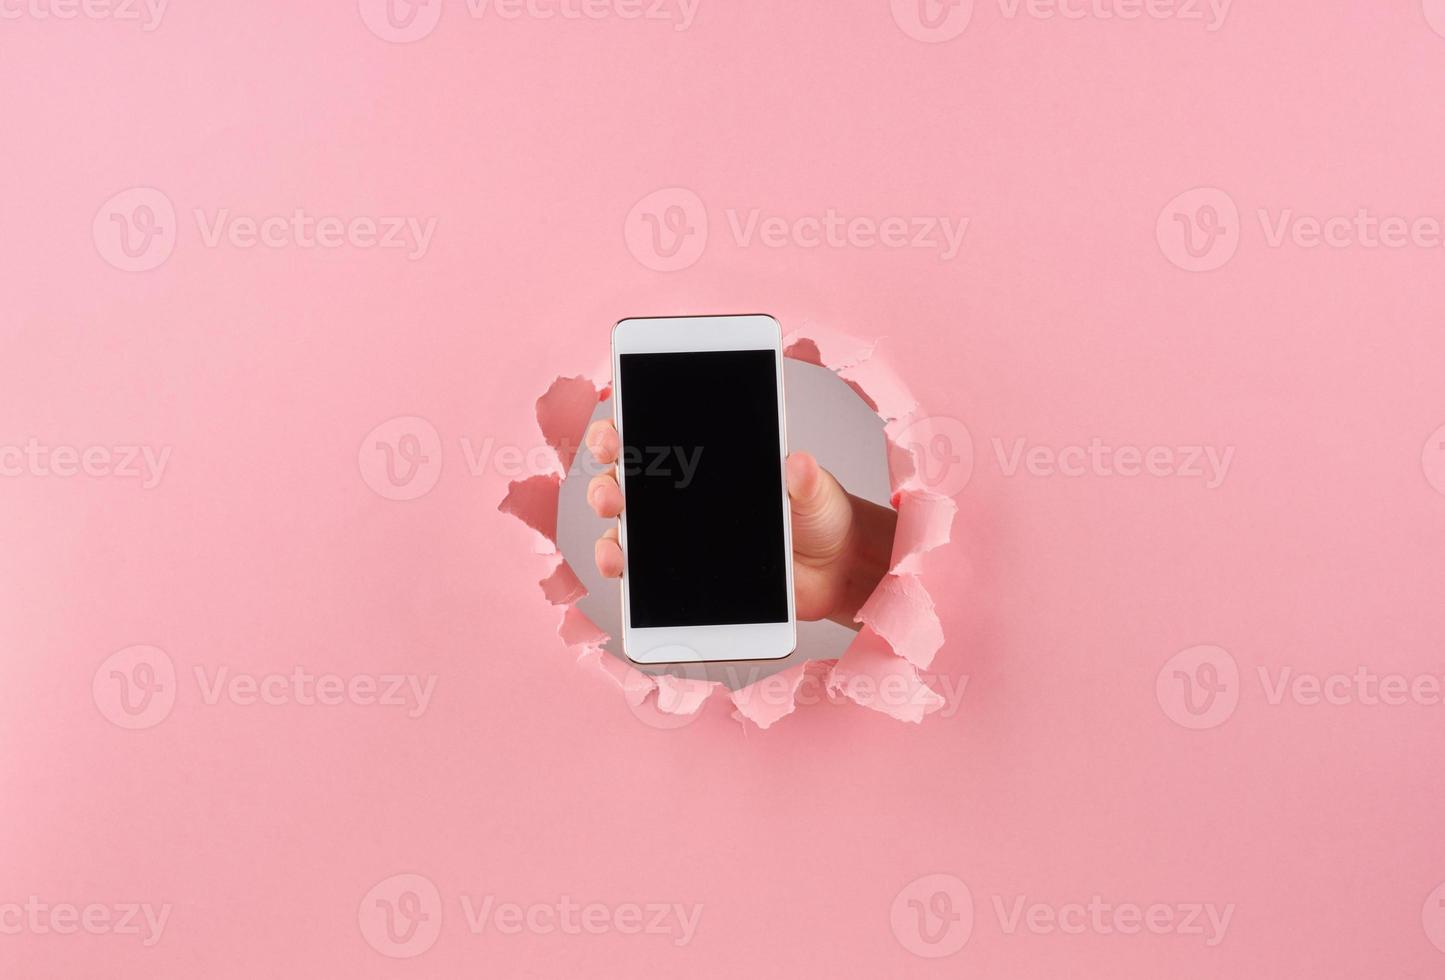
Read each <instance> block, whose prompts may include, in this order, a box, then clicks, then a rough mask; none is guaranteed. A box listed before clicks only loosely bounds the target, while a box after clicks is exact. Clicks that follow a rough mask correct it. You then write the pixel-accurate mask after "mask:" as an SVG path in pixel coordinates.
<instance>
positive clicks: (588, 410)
mask: <svg viewBox="0 0 1445 980" xmlns="http://www.w3.org/2000/svg"><path fill="white" fill-rule="evenodd" d="M783 346H784V354H785V355H786V357H785V360H784V383H785V388H786V394H787V416H788V418H787V423H788V443H789V445H790V446H791V447H796V448H805V449H807V450H808V451H809V452H811V453H812V454H813V455H814V456H815V457H817V459H818V461H819V463H821V464H822V465H823V466H824V467H826V468H827V469H828V470H829V471H831V472H832V473H833V475H834V476H836V477H837V478H838V480H839V481H840V482H841V483H842V484H843V486H844V487H846V488H847V489H848V491H849V492H850V493H852V494H854V495H855V496H858V497H862V498H865V499H867V500H871V501H873V502H874V503H878V504H881V505H884V506H891V507H893V508H895V509H896V510H897V511H898V527H897V531H896V532H895V535H894V541H893V555H892V567H891V569H890V570H889V573H888V574H887V575H886V576H884V578H883V581H882V582H880V583H879V586H878V588H877V590H876V591H875V592H874V593H873V595H872V596H871V597H870V598H869V599H868V601H867V602H866V603H865V604H864V606H863V608H862V609H861V610H860V611H859V613H858V622H859V623H860V624H861V627H860V629H859V631H858V632H854V631H853V630H850V629H847V628H846V627H843V626H839V625H838V624H836V623H830V622H813V623H808V622H799V623H798V649H797V650H796V651H794V652H793V653H792V654H791V655H790V656H788V657H787V658H786V659H783V660H777V661H768V662H737V663H714V664H689V665H676V666H647V667H639V666H637V665H634V664H633V663H631V662H630V661H629V660H627V659H626V657H625V656H623V654H622V651H621V649H620V641H619V640H618V639H616V638H618V637H620V636H621V631H622V623H621V598H620V591H619V585H618V583H617V582H616V581H615V580H610V579H604V578H603V577H602V576H601V575H600V574H599V573H598V572H597V569H596V566H595V565H594V564H593V560H592V554H593V543H594V542H595V541H596V539H597V537H598V536H599V535H600V534H601V533H602V532H603V531H604V530H606V528H607V527H608V526H610V525H611V524H612V523H613V522H611V521H606V520H603V519H602V518H599V517H597V516H596V515H595V514H593V513H592V510H591V509H590V508H589V507H588V506H587V502H586V499H585V494H586V488H587V483H588V481H589V480H590V479H591V478H592V476H593V475H595V474H596V473H598V472H600V471H601V469H602V467H600V466H598V464H597V463H596V461H595V460H593V459H592V456H591V454H590V453H589V452H588V451H587V449H586V448H585V447H584V446H582V437H583V434H584V432H585V431H586V428H587V425H588V424H589V423H590V422H591V421H592V420H593V419H596V418H604V417H611V414H612V405H611V401H610V397H611V391H610V379H608V378H603V377H593V378H587V377H571V378H564V377H559V378H557V379H555V380H554V381H553V382H552V383H551V385H550V386H549V387H548V389H547V391H546V392H545V393H544V394H543V395H542V396H541V397H540V398H538V399H537V423H538V426H539V427H540V429H541V431H542V435H543V438H544V439H545V440H546V443H547V445H548V446H550V447H552V449H553V451H554V452H555V453H556V456H557V463H558V467H559V470H558V472H563V473H565V474H566V476H565V477H563V478H561V479H560V480H559V478H558V476H557V474H556V473H544V474H537V475H535V476H531V477H528V478H526V479H524V480H518V481H515V482H513V483H512V484H511V485H510V486H509V487H508V490H507V495H506V497H505V498H504V499H503V500H502V502H501V504H500V505H499V508H498V509H500V510H502V511H503V512H505V513H509V514H512V515H514V516H516V517H517V518H518V519H519V520H521V521H522V522H523V523H524V524H526V525H527V526H528V527H530V528H532V529H533V530H535V531H537V532H538V534H540V535H542V536H543V538H544V550H547V551H551V552H552V553H553V556H554V557H553V558H552V562H553V564H552V566H551V569H550V571H548V572H547V573H546V575H545V577H544V578H543V579H542V580H541V590H542V595H543V598H544V599H545V600H546V601H548V602H550V603H552V604H553V605H557V606H562V607H563V614H562V621H561V624H560V625H559V627H558V635H559V636H560V637H561V639H562V641H563V643H564V644H565V645H567V646H568V647H571V648H572V649H573V650H574V651H575V653H576V655H577V657H578V663H579V665H580V666H581V668H582V669H584V670H586V671H589V672H592V673H596V674H599V675H601V676H602V677H604V678H606V679H607V681H609V682H610V683H611V684H612V685H615V686H616V687H617V688H618V689H619V690H621V692H622V694H623V697H624V699H625V701H626V703H627V704H628V706H629V707H630V708H631V709H633V710H634V713H637V714H638V716H639V717H644V712H645V713H646V717H644V720H647V718H651V719H654V720H653V721H649V723H650V724H655V725H656V727H666V728H674V727H679V726H680V725H681V724H686V723H688V721H690V720H691V719H693V718H696V717H697V715H698V713H699V712H700V711H701V710H702V708H703V706H704V705H705V704H706V703H707V702H708V701H709V699H711V698H713V697H721V696H723V694H721V693H719V692H726V696H727V697H728V698H729V699H730V700H731V702H732V706H733V716H734V717H735V718H737V719H739V720H745V721H748V722H751V723H752V724H755V725H757V726H758V727H759V728H768V727H770V726H771V725H773V724H775V723H777V722H778V721H780V720H781V719H783V718H785V717H787V716H788V715H790V714H792V713H793V712H794V711H795V710H796V708H797V696H798V691H799V688H800V686H801V685H802V684H803V682H804V680H805V679H808V678H813V679H815V680H817V681H819V682H821V684H822V685H823V686H824V687H825V688H826V690H827V691H828V692H829V693H831V694H836V695H839V696H841V697H842V698H845V699H847V700H849V701H852V702H854V703H856V704H859V705H862V706H863V707H866V708H870V709H872V710H875V711H881V712H883V713H885V714H887V715H889V716H891V717H893V718H896V719H898V720H900V721H910V722H918V721H921V720H922V719H923V717H924V716H925V715H927V714H929V713H931V712H933V711H936V710H938V708H940V707H942V705H943V698H942V697H940V696H939V695H938V694H937V693H936V692H934V691H932V690H931V689H930V688H929V687H928V685H927V684H926V683H925V682H924V680H923V679H922V678H921V677H920V675H919V670H920V669H923V668H927V667H928V666H929V665H930V664H931V663H932V661H933V658H934V656H935V654H936V653H937V652H938V650H939V649H940V648H941V647H942V645H943V641H944V638H943V631H942V627H941V626H940V624H939V620H938V615H937V612H936V611H935V609H934V604H933V599H932V598H931V597H930V596H929V594H928V591H927V589H926V587H925V586H924V582H923V576H922V571H923V569H922V562H921V558H922V556H923V555H924V554H926V553H927V552H929V551H931V550H933V549H935V548H937V547H939V546H940V545H942V544H944V543H946V542H947V541H948V539H949V532H950V529H951V527H952V524H953V518H954V515H955V513H956V511H957V508H956V506H955V505H954V502H953V500H952V499H950V498H948V497H942V496H938V495H936V494H934V493H931V492H930V491H929V490H928V489H927V487H926V486H925V481H923V480H922V479H920V476H919V475H920V474H921V473H922V472H923V468H924V462H925V461H924V460H922V459H921V458H919V456H920V453H921V452H922V449H921V448H920V447H919V446H917V445H912V444H907V445H905V444H902V443H901V442H900V441H899V439H898V435H899V433H901V432H903V431H904V429H906V428H907V426H908V425H909V424H910V423H911V422H913V421H914V418H915V416H916V414H917V407H918V406H917V402H916V401H915V400H914V399H913V397H912V396H911V395H910V394H909V392H908V389H907V387H906V386H905V385H904V384H903V382H902V381H901V380H900V379H899V378H898V377H897V375H896V374H895V373H894V372H893V370H892V369H891V368H890V367H889V366H888V365H887V364H886V363H885V362H884V360H883V359H882V358H880V357H879V355H878V350H879V347H880V344H879V343H877V342H875V343H864V342H861V341H857V340H854V339H852V338H849V337H847V336H844V335H842V334H838V333H835V332H833V331H829V330H825V329H822V328H819V327H814V326H808V327H804V328H802V329H799V330H797V331H795V332H793V333H792V334H790V335H789V336H788V337H786V338H785V339H784V341H783Z"/></svg>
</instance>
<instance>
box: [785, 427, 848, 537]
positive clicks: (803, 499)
mask: <svg viewBox="0 0 1445 980" xmlns="http://www.w3.org/2000/svg"><path fill="white" fill-rule="evenodd" d="M788 500H789V503H790V504H791V505H792V512H793V552H794V554H796V555H797V556H798V557H799V558H803V559H806V560H809V561H813V562H818V563H824V562H828V561H831V560H832V559H833V558H836V557H837V556H838V555H839V554H840V553H841V552H842V550H843V546H844V544H846V543H847V540H848V529H849V527H850V526H851V525H852V521H853V508H852V507H851V506H850V504H849V503H848V494H846V493H845V492H844V491H843V488H842V486H840V485H839V483H838V481H837V480H835V479H834V478H833V474H831V473H829V472H828V471H827V470H825V469H823V467H821V466H819V465H818V461H817V460H816V459H814V458H813V457H812V456H811V455H809V454H808V453H805V452H796V453H792V454H791V455H789V456H788Z"/></svg>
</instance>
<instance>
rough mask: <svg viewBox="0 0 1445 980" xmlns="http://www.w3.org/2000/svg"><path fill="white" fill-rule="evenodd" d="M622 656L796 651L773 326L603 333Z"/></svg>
mask: <svg viewBox="0 0 1445 980" xmlns="http://www.w3.org/2000/svg"><path fill="white" fill-rule="evenodd" d="M612 377H613V389H612V399H613V411H614V413H615V416H614V420H615V422H616V425H617V432H618V435H619V436H621V442H622V452H621V456H620V457H619V459H618V463H617V482H618V485H619V486H620V487H621V488H622V500H623V507H622V516H621V519H620V522H619V523H620V527H619V535H618V537H619V542H620V543H621V545H622V555H623V572H622V649H623V651H624V652H625V653H626V654H627V656H628V658H629V659H631V660H632V661H634V662H636V663H639V664H675V663H710V662H714V661H721V660H779V659H781V658H783V657H786V656H787V655H788V654H789V653H792V652H793V649H794V647H796V646H797V615H796V612H795V610H794V606H793V542H792V527H791V524H790V522H789V509H788V487H787V475H786V471H785V470H784V466H783V463H784V460H785V459H786V457H787V451H788V449H787V422H786V416H785V415H784V408H783V344H782V332H781V330H780V329H779V327H778V321H777V320H774V319H773V318H772V317H770V316H761V315H753V316H683V317H649V318H641V319H631V320H623V321H621V322H619V323H618V324H617V325H616V326H615V327H613V329H612Z"/></svg>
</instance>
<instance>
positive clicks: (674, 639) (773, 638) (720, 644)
mask: <svg viewBox="0 0 1445 980" xmlns="http://www.w3.org/2000/svg"><path fill="white" fill-rule="evenodd" d="M727 350H771V351H773V355H774V364H775V374H776V376H777V400H778V473H779V476H780V480H779V485H778V493H779V506H780V507H782V509H783V551H784V555H783V566H784V568H785V569H786V570H787V590H788V619H787V622H784V623H740V624H734V625H727V626H664V627H633V625H632V610H631V603H630V602H629V601H628V570H627V562H626V556H627V506H626V501H627V480H626V475H625V474H624V473H623V472H622V467H620V466H619V467H618V468H617V484H618V486H619V487H621V488H622V500H623V509H622V516H621V517H620V518H619V520H618V537H619V540H620V542H621V545H622V554H623V571H622V589H621V597H622V649H623V652H624V653H625V654H626V655H627V658H628V659H629V660H631V661H633V662H634V663H638V664H649V665H650V664H675V663H717V662H722V661H739V660H781V659H783V658H784V657H786V656H788V654H790V653H792V652H793V650H794V649H796V648H797V644H798V614H797V609H796V607H795V602H794V596H793V527H792V515H791V511H790V508H789V506H788V475H787V468H786V461H787V455H788V417H787V406H786V402H785V400H784V396H783V333H782V328H781V327H780V326H779V325H778V321H777V320H775V319H774V318H773V317H771V316H768V315H766V314H761V313H757V314H744V315H731V316H671V317H631V318H628V319H624V320H619V321H618V322H617V323H616V324H615V325H614V326H613V328H612V416H613V423H614V424H615V425H616V426H617V434H618V437H619V438H620V439H621V440H622V444H623V445H626V441H625V439H626V437H625V435H624V433H623V430H622V399H623V398H625V397H626V394H625V392H624V391H623V390H622V383H621V382H622V371H621V366H622V361H621V357H622V355H623V354H672V353H700V352H705V351H727Z"/></svg>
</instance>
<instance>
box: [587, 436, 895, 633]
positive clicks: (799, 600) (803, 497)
mask: <svg viewBox="0 0 1445 980" xmlns="http://www.w3.org/2000/svg"><path fill="white" fill-rule="evenodd" d="M586 443H587V448H588V449H589V450H590V451H591V452H592V456H593V458H595V459H596V460H597V462H598V463H600V464H601V465H603V466H607V467H610V468H609V469H608V470H607V472H605V473H601V474H599V475H597V476H594V477H593V478H592V481H591V482H590V483H589V484H588V485H587V502H588V504H589V505H590V506H591V507H592V510H593V511H594V512H595V513H596V514H597V516H598V517H617V516H618V515H620V514H621V513H622V489H621V488H620V487H619V486H618V485H617V477H616V463H617V458H618V456H619V454H620V453H621V448H622V442H621V439H620V438H619V437H618V435H617V428H616V427H615V426H614V425H613V424H612V421H611V420H610V419H599V420H597V421H596V422H593V423H592V425H591V426H589V427H588V429H587V435H586ZM787 475H788V503H789V507H790V509H791V510H792V518H793V592H794V599H795V605H796V607H797V612H798V618H799V619H803V620H817V619H831V620H832V621H833V622H835V623H841V624H842V625H844V626H847V627H848V628H849V629H857V628H858V624H857V623H855V622H854V621H853V617H854V616H855V615H856V614H857V612H858V609H859V608H860V607H861V606H862V605H863V603H864V602H865V601H866V600H867V599H868V596H869V595H871V594H872V593H873V590H874V589H875V588H877V586H878V582H879V581H880V580H881V579H882V578H883V576H884V574H885V573H886V572H887V571H888V562H889V558H890V556H891V554H892V551H893V532H894V529H895V527H896V525H897V523H898V514H897V513H896V512H895V511H893V510H892V509H890V508H888V507H880V506H878V505H877V504H875V503H872V502H871V501H867V500H863V499H860V498H858V497H855V496H853V495H852V494H850V493H848V492H847V491H846V490H844V489H843V487H842V485H841V484H839V483H838V481H837V480H836V479H834V478H833V474H831V473H829V472H828V471H827V470H825V469H823V467H821V466H819V465H818V461H817V460H816V459H814V458H813V457H812V456H811V455H810V454H808V453H805V452H795V453H790V454H789V455H788V460H787ZM593 552H594V559H595V561H596V562H597V570H598V571H599V572H601V573H602V574H603V575H605V576H607V577H608V578H618V577H620V576H621V575H622V546H621V544H620V543H619V541H618V532H617V528H616V527H615V526H614V527H611V528H608V529H607V530H606V531H605V532H603V534H602V536H601V537H600V538H598V539H597V543H596V545H595V546H594V549H593Z"/></svg>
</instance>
